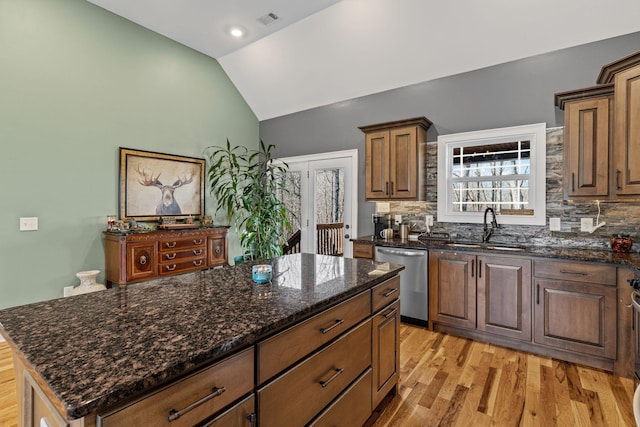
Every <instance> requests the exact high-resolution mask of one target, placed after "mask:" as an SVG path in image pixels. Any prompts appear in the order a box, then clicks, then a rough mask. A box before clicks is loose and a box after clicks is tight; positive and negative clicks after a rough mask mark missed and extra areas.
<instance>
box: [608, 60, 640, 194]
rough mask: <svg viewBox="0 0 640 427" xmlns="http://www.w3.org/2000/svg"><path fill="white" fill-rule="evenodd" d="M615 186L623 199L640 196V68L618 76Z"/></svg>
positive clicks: (623, 72) (638, 66) (630, 69)
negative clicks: (624, 197)
mask: <svg viewBox="0 0 640 427" xmlns="http://www.w3.org/2000/svg"><path fill="white" fill-rule="evenodd" d="M614 110H615V111H614V117H615V129H614V146H613V149H614V155H615V163H616V170H615V174H616V175H615V185H616V194H617V195H621V196H627V195H638V194H640V65H637V66H635V67H632V68H629V69H627V70H624V71H621V72H619V73H618V74H616V77H615V107H614Z"/></svg>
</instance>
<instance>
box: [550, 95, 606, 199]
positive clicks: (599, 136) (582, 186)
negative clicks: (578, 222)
mask: <svg viewBox="0 0 640 427" xmlns="http://www.w3.org/2000/svg"><path fill="white" fill-rule="evenodd" d="M612 98H613V85H605V86H604V87H600V86H595V87H592V88H587V89H579V90H574V91H569V92H563V93H559V94H556V104H557V105H558V106H559V107H560V108H563V109H564V177H565V179H564V195H565V197H566V198H579V197H600V198H608V197H609V195H610V194H611V192H610V169H609V159H610V156H609V152H610V143H609V142H610V137H611V127H610V126H609V122H610V119H611V118H610V112H611V108H610V105H611V99H612Z"/></svg>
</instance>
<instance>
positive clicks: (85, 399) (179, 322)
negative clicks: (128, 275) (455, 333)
mask: <svg viewBox="0 0 640 427" xmlns="http://www.w3.org/2000/svg"><path fill="white" fill-rule="evenodd" d="M271 264H272V266H273V273H274V280H273V283H272V284H270V285H269V284H267V285H258V284H255V283H253V281H252V279H251V267H252V266H251V264H241V265H239V266H226V267H223V268H219V269H214V270H208V271H198V272H194V273H187V274H183V275H178V276H171V277H167V278H162V279H155V280H152V281H149V282H144V283H138V284H133V285H127V286H126V287H123V288H113V289H108V290H106V291H101V292H95V293H91V294H84V295H78V296H74V297H70V298H61V299H55V300H50V301H45V302H39V303H34V304H29V305H24V306H19V307H12V308H7V309H4V310H0V333H1V334H2V335H3V336H4V337H5V338H6V339H7V340H8V341H9V343H10V344H11V346H12V347H13V349H14V350H17V351H19V352H20V353H21V354H22V355H23V357H24V359H26V361H27V362H28V363H29V364H30V365H31V367H33V368H34V369H35V370H36V372H37V373H38V374H39V375H40V376H41V377H42V379H43V380H44V381H45V382H46V383H47V384H48V385H49V386H50V388H51V390H53V392H54V393H55V394H56V395H57V396H58V398H59V399H60V401H61V402H62V403H63V404H64V406H65V408H66V411H67V414H66V415H67V417H68V418H69V419H74V418H80V417H83V416H86V415H88V414H90V413H92V412H94V411H98V410H101V409H104V408H106V407H108V406H110V405H114V404H116V403H118V402H121V401H124V400H127V399H129V398H131V397H133V396H136V395H141V394H143V393H144V392H145V391H146V390H149V389H151V388H153V387H156V386H158V385H161V384H163V383H166V382H167V381H170V380H172V379H174V378H177V377H179V376H182V375H184V374H185V373H188V372H190V371H193V370H194V369H196V368H198V367H200V366H202V365H204V364H208V363H211V362H213V361H215V360H218V359H220V358H222V357H224V356H225V355H228V354H230V353H232V352H235V351H238V350H241V349H243V348H246V347H249V346H251V345H252V344H254V343H255V342H256V340H258V339H260V338H261V337H265V336H268V335H270V334H272V333H274V332H276V331H278V330H280V329H282V328H284V327H286V326H288V325H291V324H293V323H295V322H297V321H300V320H302V319H304V318H306V317H309V316H311V315H313V314H315V313H317V312H319V311H321V310H323V309H325V308H327V307H329V306H331V305H334V304H335V303H337V302H340V301H342V300H345V299H347V298H349V297H350V296H353V295H355V294H357V293H359V292H361V291H363V290H365V289H368V288H370V287H372V286H374V285H376V284H378V283H380V282H382V281H384V280H386V279H387V278H389V277H392V276H393V275H395V274H397V273H398V272H399V271H400V270H402V269H403V268H404V267H402V266H400V265H395V264H391V265H390V269H389V270H388V271H380V270H378V269H376V266H377V265H378V263H375V262H372V261H370V260H363V259H360V260H358V259H348V258H341V257H330V256H322V255H310V254H295V255H288V256H284V257H281V258H277V259H275V260H273V261H271Z"/></svg>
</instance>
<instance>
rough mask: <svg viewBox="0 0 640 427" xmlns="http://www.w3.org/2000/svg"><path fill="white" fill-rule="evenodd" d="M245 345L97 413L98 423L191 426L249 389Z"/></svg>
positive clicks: (249, 358)
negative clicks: (129, 400) (154, 389)
mask: <svg viewBox="0 0 640 427" xmlns="http://www.w3.org/2000/svg"><path fill="white" fill-rule="evenodd" d="M253 372H254V349H253V347H250V348H248V349H247V350H244V351H242V352H240V353H237V354H235V355H233V356H230V357H228V358H227V359H224V360H222V361H221V362H218V363H216V364H214V365H212V366H210V367H208V368H205V369H204V370H202V371H200V372H197V373H195V374H193V375H190V376H188V377H186V378H184V379H182V380H179V381H175V382H173V383H171V384H170V385H169V386H167V387H164V388H162V389H160V390H158V391H157V392H155V393H152V394H150V395H146V396H144V397H143V398H141V399H139V400H137V401H134V402H131V403H129V404H127V405H125V406H121V407H118V408H115V409H113V410H112V411H109V412H105V413H102V414H99V415H98V418H97V425H98V427H111V426H113V427H119V426H125V425H131V426H143V425H149V426H151V425H152V426H172V427H175V426H193V425H195V424H196V423H199V422H202V421H203V420H205V419H207V418H208V417H210V416H212V415H214V414H215V413H216V412H218V411H220V410H221V409H223V408H225V407H226V406H227V405H229V404H231V403H233V402H234V401H236V400H237V399H240V398H241V397H242V396H243V395H246V394H248V393H250V392H251V391H252V390H253V384H254V380H253Z"/></svg>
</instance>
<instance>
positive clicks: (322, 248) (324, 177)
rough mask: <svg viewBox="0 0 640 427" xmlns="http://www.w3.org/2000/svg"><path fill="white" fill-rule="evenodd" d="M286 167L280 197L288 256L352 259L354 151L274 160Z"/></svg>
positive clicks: (355, 170)
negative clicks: (286, 226)
mask: <svg viewBox="0 0 640 427" xmlns="http://www.w3.org/2000/svg"><path fill="white" fill-rule="evenodd" d="M277 161H281V162H285V163H286V164H288V165H289V171H288V173H287V176H286V188H287V192H286V193H283V194H282V196H281V197H282V198H283V200H284V202H285V205H286V208H287V211H288V212H289V220H290V221H291V225H292V229H291V231H290V232H289V235H288V236H287V240H288V247H287V251H288V252H289V253H294V252H305V253H317V254H324V255H335V256H346V257H349V258H350V257H352V255H353V249H352V244H351V242H350V240H349V239H351V238H352V237H355V236H356V233H357V227H356V224H355V221H354V218H357V197H356V194H355V189H356V188H358V186H357V185H358V183H357V175H356V172H357V169H358V168H357V165H358V150H344V151H335V152H330V153H321V154H314V155H307V156H296V157H287V158H282V159H277Z"/></svg>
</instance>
